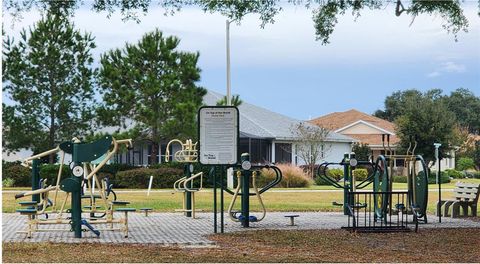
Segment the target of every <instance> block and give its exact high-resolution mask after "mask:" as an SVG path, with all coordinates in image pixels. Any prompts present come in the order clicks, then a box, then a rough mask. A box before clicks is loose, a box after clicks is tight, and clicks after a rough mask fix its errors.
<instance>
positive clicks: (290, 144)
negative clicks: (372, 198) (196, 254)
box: [115, 90, 355, 165]
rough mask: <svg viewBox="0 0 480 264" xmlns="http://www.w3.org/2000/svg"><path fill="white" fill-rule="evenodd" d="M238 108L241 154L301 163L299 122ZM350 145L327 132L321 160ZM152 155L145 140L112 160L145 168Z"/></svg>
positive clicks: (214, 96)
mask: <svg viewBox="0 0 480 264" xmlns="http://www.w3.org/2000/svg"><path fill="white" fill-rule="evenodd" d="M223 96H224V95H222V94H219V93H216V92H213V91H210V90H209V91H208V92H207V94H206V95H205V96H204V98H203V101H204V104H205V105H216V103H217V101H219V100H220V99H221V98H223ZM238 108H239V111H240V145H239V149H240V153H244V152H248V153H250V159H251V161H252V163H254V164H268V163H292V164H295V165H303V164H304V162H303V160H302V159H301V158H300V156H299V155H298V153H297V148H296V142H297V141H298V139H297V138H295V135H294V133H293V131H292V128H293V127H294V126H295V125H297V124H298V123H300V122H302V121H300V120H296V119H293V118H290V117H287V116H284V115H281V114H279V113H275V112H272V111H270V110H267V109H265V108H262V107H259V106H256V105H253V104H249V103H247V102H243V103H242V104H241V105H240V106H239V107H238ZM308 125H310V124H308ZM183 140H184V139H183ZM353 142H355V140H354V139H352V138H351V137H349V136H345V135H342V134H339V133H335V132H330V133H328V135H327V137H326V139H325V144H326V145H328V149H325V151H324V152H322V157H321V158H322V161H327V160H336V161H337V160H339V159H341V157H342V156H343V153H345V152H350V150H351V145H352V143H353ZM167 143H168V140H166V141H164V142H162V144H161V146H160V153H159V154H160V155H159V156H157V158H158V161H159V162H162V160H164V159H163V158H162V157H163V155H164V153H165V151H166V146H167ZM178 148H179V146H178V145H174V146H172V149H171V150H170V154H173V153H175V151H177V150H178ZM151 153H152V151H151V144H150V143H149V142H148V141H144V142H142V141H136V142H135V144H134V148H133V149H131V150H130V151H128V152H125V153H120V154H118V155H117V157H115V161H116V162H119V163H127V164H132V165H148V164H149V163H150V161H151V159H150V157H151V156H150V154H151Z"/></svg>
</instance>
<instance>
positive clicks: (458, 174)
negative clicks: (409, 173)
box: [432, 169, 465, 179]
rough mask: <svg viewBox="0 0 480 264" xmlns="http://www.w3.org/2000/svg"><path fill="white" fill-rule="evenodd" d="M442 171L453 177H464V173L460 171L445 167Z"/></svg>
mask: <svg viewBox="0 0 480 264" xmlns="http://www.w3.org/2000/svg"><path fill="white" fill-rule="evenodd" d="M444 172H445V173H446V174H447V175H448V177H451V178H453V179H461V178H464V177H465V175H464V174H463V173H462V172H460V171H457V170H454V169H447V170H445V171H444ZM432 173H433V172H432Z"/></svg>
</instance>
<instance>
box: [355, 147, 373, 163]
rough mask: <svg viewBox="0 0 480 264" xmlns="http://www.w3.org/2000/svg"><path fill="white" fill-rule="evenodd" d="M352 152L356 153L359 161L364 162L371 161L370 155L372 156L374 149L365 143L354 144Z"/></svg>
mask: <svg viewBox="0 0 480 264" xmlns="http://www.w3.org/2000/svg"><path fill="white" fill-rule="evenodd" d="M352 152H355V157H356V159H357V160H363V161H367V160H369V157H370V155H372V149H371V148H370V147H369V146H368V144H364V143H354V144H353V147H352Z"/></svg>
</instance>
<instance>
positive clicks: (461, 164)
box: [457, 158, 475, 171]
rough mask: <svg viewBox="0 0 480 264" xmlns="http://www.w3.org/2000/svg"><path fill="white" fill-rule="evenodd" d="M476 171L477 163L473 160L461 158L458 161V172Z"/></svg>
mask: <svg viewBox="0 0 480 264" xmlns="http://www.w3.org/2000/svg"><path fill="white" fill-rule="evenodd" d="M468 169H475V162H474V161H473V159H472V158H460V159H458V160H457V170H460V171H464V170H468Z"/></svg>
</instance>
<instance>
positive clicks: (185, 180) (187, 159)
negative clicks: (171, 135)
mask: <svg viewBox="0 0 480 264" xmlns="http://www.w3.org/2000/svg"><path fill="white" fill-rule="evenodd" d="M173 143H178V144H180V146H181V149H180V150H178V151H176V152H175V153H174V154H173V157H174V160H175V161H177V162H181V163H185V165H184V169H183V173H184V175H185V176H184V177H182V178H180V179H179V180H177V181H176V182H175V183H174V184H173V189H174V190H175V191H176V192H179V193H183V202H182V209H180V210H176V211H180V212H183V213H184V214H185V216H187V217H192V218H194V219H195V212H196V209H195V193H196V192H198V191H200V190H202V188H203V172H199V173H196V174H193V163H196V162H197V161H198V151H197V143H193V142H192V140H191V139H187V140H186V141H185V143H184V142H182V141H181V140H179V139H173V140H170V142H168V144H167V150H166V151H165V162H168V161H169V160H170V145H171V144H173ZM197 179H198V180H197ZM195 181H196V182H195ZM197 182H198V184H199V186H198V187H194V186H195V184H194V183H197Z"/></svg>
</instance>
